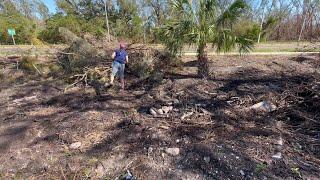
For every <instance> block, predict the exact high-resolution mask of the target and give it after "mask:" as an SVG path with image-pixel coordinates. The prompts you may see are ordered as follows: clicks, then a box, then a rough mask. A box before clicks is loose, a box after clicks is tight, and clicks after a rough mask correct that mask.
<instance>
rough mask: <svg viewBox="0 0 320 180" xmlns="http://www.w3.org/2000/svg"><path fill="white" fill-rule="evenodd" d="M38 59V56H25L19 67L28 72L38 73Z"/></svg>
mask: <svg viewBox="0 0 320 180" xmlns="http://www.w3.org/2000/svg"><path fill="white" fill-rule="evenodd" d="M37 61H38V60H37V58H36V57H31V56H24V57H23V58H22V61H21V62H20V65H19V67H20V68H21V69H23V70H25V71H27V72H30V73H36V72H37V71H38V70H39V69H38V70H37V67H36V63H37Z"/></svg>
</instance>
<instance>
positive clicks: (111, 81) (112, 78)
mask: <svg viewBox="0 0 320 180" xmlns="http://www.w3.org/2000/svg"><path fill="white" fill-rule="evenodd" d="M113 81H114V74H113V73H111V75H110V85H113Z"/></svg>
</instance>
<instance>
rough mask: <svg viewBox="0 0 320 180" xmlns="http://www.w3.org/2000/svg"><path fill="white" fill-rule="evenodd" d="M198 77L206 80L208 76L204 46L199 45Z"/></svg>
mask: <svg viewBox="0 0 320 180" xmlns="http://www.w3.org/2000/svg"><path fill="white" fill-rule="evenodd" d="M198 76H199V77H201V78H207V77H208V76H209V64H208V55H207V52H206V45H200V46H199V47H198Z"/></svg>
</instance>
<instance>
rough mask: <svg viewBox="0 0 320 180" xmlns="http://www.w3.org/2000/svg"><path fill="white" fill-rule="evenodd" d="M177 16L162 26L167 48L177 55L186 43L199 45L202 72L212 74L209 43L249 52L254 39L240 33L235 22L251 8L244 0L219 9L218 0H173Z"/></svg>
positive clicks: (219, 48) (218, 49)
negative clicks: (207, 48)
mask: <svg viewBox="0 0 320 180" xmlns="http://www.w3.org/2000/svg"><path fill="white" fill-rule="evenodd" d="M172 6H173V7H172V8H173V11H174V12H175V13H176V16H175V17H174V18H172V19H171V20H169V21H168V22H167V23H166V24H165V25H164V26H163V27H161V28H160V36H161V39H162V41H163V43H164V44H165V45H166V47H167V49H168V50H169V51H170V52H171V53H172V54H174V55H176V54H178V53H179V52H181V50H182V46H183V44H185V43H195V44H196V45H197V58H198V75H200V76H201V77H207V76H208V75H209V68H208V57H207V52H206V51H207V50H206V47H207V44H208V43H211V44H212V45H213V47H215V49H216V51H217V52H221V51H224V52H228V51H230V50H232V49H234V48H236V47H237V48H238V50H239V52H240V53H245V52H249V51H250V50H252V48H253V41H252V40H250V39H248V38H246V37H245V36H244V35H236V33H235V31H234V29H233V26H234V24H235V23H237V21H238V19H239V17H240V16H241V14H243V13H244V12H245V10H246V9H247V5H246V3H245V2H244V0H235V2H234V3H232V4H231V5H230V6H229V7H228V8H226V10H222V9H219V6H218V4H217V1H216V0H172Z"/></svg>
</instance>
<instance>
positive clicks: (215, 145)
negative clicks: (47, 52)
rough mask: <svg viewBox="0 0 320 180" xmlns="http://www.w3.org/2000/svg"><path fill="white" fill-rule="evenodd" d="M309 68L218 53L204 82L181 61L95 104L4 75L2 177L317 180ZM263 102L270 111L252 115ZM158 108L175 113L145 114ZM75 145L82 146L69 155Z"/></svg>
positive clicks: (310, 64)
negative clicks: (162, 73)
mask: <svg viewBox="0 0 320 180" xmlns="http://www.w3.org/2000/svg"><path fill="white" fill-rule="evenodd" d="M314 61H319V57H318V56H317V55H315V56H312V58H309V59H308V60H303V61H299V60H297V59H296V58H295V57H287V56H243V57H237V56H226V57H225V56H217V57H215V58H212V61H211V66H210V67H211V77H210V78H208V79H200V78H198V77H197V76H196V75H195V74H196V67H195V65H196V63H195V61H194V58H184V62H185V64H184V67H183V69H182V70H176V71H172V72H170V73H166V74H165V76H164V79H163V80H162V81H160V82H156V83H151V82H150V81H148V80H145V79H144V80H139V79H138V78H135V77H133V76H132V77H131V76H130V77H128V86H127V87H128V89H127V90H126V91H125V92H123V93H120V92H118V91H117V87H116V88H114V89H109V90H107V92H106V93H104V94H102V95H101V96H100V97H97V96H96V95H95V93H94V91H93V90H92V88H89V87H88V88H86V89H84V88H82V87H74V88H71V89H69V90H68V91H67V92H64V91H63V89H64V87H65V86H66V85H67V84H66V83H65V82H64V81H63V80H61V78H51V79H50V80H48V79H47V78H40V77H37V76H36V75H24V76H23V78H22V79H21V77H20V80H19V81H18V82H15V83H12V81H8V79H5V78H3V77H2V78H3V83H1V93H0V100H1V101H0V106H1V109H0V117H1V119H0V152H1V157H0V162H1V163H0V175H1V177H2V178H36V179H48V178H63V179H84V178H90V177H91V178H93V179H97V178H105V179H114V178H116V177H119V176H120V175H122V174H124V173H125V172H126V171H127V170H129V171H130V172H131V173H132V174H133V175H134V176H135V177H137V178H138V179H227V178H229V179H269V178H272V179H279V178H280V179H281V178H295V179H306V178H310V179H312V178H314V179H317V178H320V177H319V174H320V169H319V168H320V165H319V164H320V152H319V149H320V147H319V146H320V113H319V110H318V109H319V102H320V101H319V92H320V84H319V83H320V78H319V77H320V76H319V73H320V72H319V66H318V65H319V64H318V63H316V62H314ZM15 71H18V70H11V72H12V73H17V72H15ZM262 101H269V102H272V103H273V104H274V105H275V106H276V109H275V110H274V111H270V112H263V111H258V110H254V109H252V108H250V107H251V106H252V105H254V104H256V103H259V102H262ZM163 106H173V110H172V111H170V112H169V113H168V114H164V115H159V116H154V115H152V114H150V112H149V110H150V108H155V109H159V108H161V107H163ZM182 117H183V118H182ZM279 138H281V139H283V145H282V146H281V148H279V147H277V144H276V142H277V141H278V140H279ZM75 142H80V143H81V144H80V146H79V147H77V148H72V146H71V145H72V144H73V143H75ZM168 148H173V149H178V150H179V153H178V154H175V155H172V154H170V153H168V151H167V150H168ZM278 152H281V158H278V159H277V158H273V157H272V156H273V155H275V154H276V153H278Z"/></svg>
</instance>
